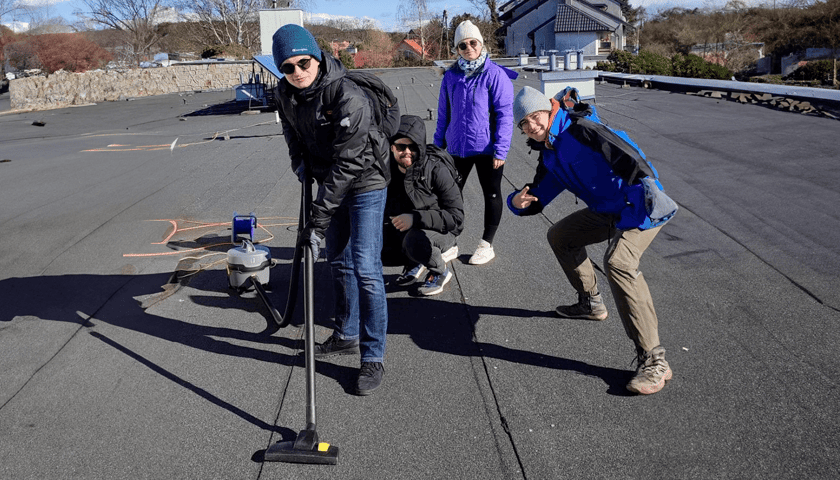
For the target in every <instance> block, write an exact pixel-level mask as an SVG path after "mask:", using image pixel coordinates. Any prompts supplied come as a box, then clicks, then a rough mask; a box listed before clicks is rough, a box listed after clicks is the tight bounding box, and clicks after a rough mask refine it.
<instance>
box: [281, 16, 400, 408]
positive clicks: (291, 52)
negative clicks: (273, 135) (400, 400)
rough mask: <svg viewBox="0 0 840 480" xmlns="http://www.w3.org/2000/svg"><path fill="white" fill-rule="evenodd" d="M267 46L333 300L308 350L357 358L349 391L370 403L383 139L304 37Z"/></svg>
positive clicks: (380, 371)
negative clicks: (325, 328)
mask: <svg viewBox="0 0 840 480" xmlns="http://www.w3.org/2000/svg"><path fill="white" fill-rule="evenodd" d="M273 42H274V43H273V45H272V52H273V54H274V62H275V63H276V64H277V68H278V70H279V71H280V75H281V77H282V78H280V81H279V82H277V89H276V91H275V95H274V99H275V101H276V102H277V107H278V108H277V111H278V114H279V116H280V120H281V123H282V125H283V138H284V139H285V140H286V144H287V145H288V147H289V158H290V159H291V171H292V172H294V173H295V175H297V177H298V179H299V180H300V181H301V182H304V181H309V180H310V179H314V180H315V181H316V182H318V193H317V195H315V199H314V200H313V201H312V205H311V206H310V209H311V214H310V216H309V218H310V220H309V222H308V223H307V224H306V226H305V227H304V231H303V232H301V236H300V238H301V241H302V242H306V244H309V245H311V246H312V250H313V253H315V255H316V258H317V253H318V251H319V249H320V243H321V240H326V242H327V248H326V251H327V262H328V263H329V265H330V272H331V274H332V275H331V276H332V284H333V289H334V292H335V294H334V299H335V323H336V328H335V330H334V331H333V334H332V335H331V336H330V337H329V338H328V339H327V340H326V341H325V342H324V343H322V344H319V345H316V346H315V352H314V353H315V358H317V359H319V360H320V359H323V358H324V357H329V356H332V355H360V356H361V368H360V369H359V376H358V379H357V381H356V389H355V393H356V394H357V395H368V394H370V393H372V392H373V391H374V390H376V389H377V388H379V386H380V384H381V383H382V377H383V375H384V372H385V369H384V366H383V363H384V358H385V340H386V333H387V330H388V307H387V303H386V297H385V279H384V278H383V276H382V259H381V257H380V253H381V252H382V224H383V218H384V217H383V215H384V211H385V200H386V196H387V188H386V187H387V186H388V181H389V180H390V178H391V176H390V169H389V168H387V167H388V162H389V143H388V138H387V137H386V136H385V134H384V133H382V132H380V131H379V129H378V128H377V127H376V123H375V122H374V121H373V110H372V105H371V101H370V99H369V98H368V96H367V95H366V94H365V92H364V91H363V90H362V89H361V88H360V87H359V86H358V85H356V83H355V82H353V80H351V79H350V78H348V77H347V70H345V68H344V65H342V64H341V62H340V61H338V60H337V59H336V58H335V57H333V56H332V55H328V54H324V53H323V52H322V51H321V49H320V48H319V47H318V42H316V41H315V37H313V36H312V34H311V33H309V32H308V31H306V29H305V28H303V27H301V26H299V25H293V24H289V25H284V26H282V27H280V28H279V29H278V30H277V31H276V32H275V33H274V38H273Z"/></svg>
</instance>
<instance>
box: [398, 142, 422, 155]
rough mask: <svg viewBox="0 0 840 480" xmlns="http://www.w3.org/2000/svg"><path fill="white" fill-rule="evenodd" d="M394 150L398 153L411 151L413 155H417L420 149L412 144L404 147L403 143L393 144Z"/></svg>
mask: <svg viewBox="0 0 840 480" xmlns="http://www.w3.org/2000/svg"><path fill="white" fill-rule="evenodd" d="M394 148H396V149H397V151H398V152H404V151H405V149H406V148H407V149H409V150H411V151H412V152H414V153H419V152H420V149H419V148H417V145H414V144H412V145H406V144H404V143H395V144H394Z"/></svg>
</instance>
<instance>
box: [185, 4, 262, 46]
mask: <svg viewBox="0 0 840 480" xmlns="http://www.w3.org/2000/svg"><path fill="white" fill-rule="evenodd" d="M264 4H265V2H264V0H184V1H182V2H179V6H180V7H181V8H184V9H186V10H189V11H191V12H192V13H193V14H194V16H195V17H194V19H195V20H197V22H198V26H199V28H200V29H201V30H202V31H203V32H204V33H205V36H206V37H209V38H213V41H214V42H215V43H216V44H218V45H243V46H245V47H247V48H249V49H250V48H251V47H253V46H254V44H255V43H256V42H258V41H259V37H260V32H259V10H260V8H262V7H263V6H264Z"/></svg>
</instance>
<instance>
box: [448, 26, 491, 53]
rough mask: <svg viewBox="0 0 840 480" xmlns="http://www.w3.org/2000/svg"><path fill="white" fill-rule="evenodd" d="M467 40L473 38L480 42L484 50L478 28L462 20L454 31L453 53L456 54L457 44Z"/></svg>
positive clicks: (482, 38) (482, 39)
mask: <svg viewBox="0 0 840 480" xmlns="http://www.w3.org/2000/svg"><path fill="white" fill-rule="evenodd" d="M469 38H474V39H476V40H478V41H479V42H481V46H482V48H484V37H482V36H481V32H480V31H479V30H478V27H476V26H475V25H473V23H472V22H471V21H469V20H464V21H463V22H461V23H460V24H459V25H458V28H456V29H455V43H454V44H453V46H454V48H453V51H454V52H456V53H457V51H458V44H459V43H461V42H463V41H464V40H466V39H469Z"/></svg>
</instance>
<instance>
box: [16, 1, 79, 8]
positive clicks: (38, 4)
mask: <svg viewBox="0 0 840 480" xmlns="http://www.w3.org/2000/svg"><path fill="white" fill-rule="evenodd" d="M65 1H67V0H20V3H21V4H23V5H24V6H26V7H36V8H40V7H51V6H53V5H58V4H59V3H64V2H65Z"/></svg>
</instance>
